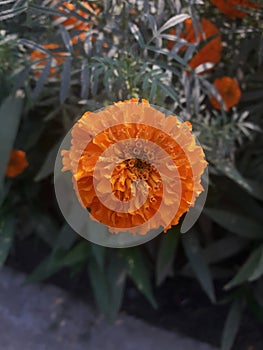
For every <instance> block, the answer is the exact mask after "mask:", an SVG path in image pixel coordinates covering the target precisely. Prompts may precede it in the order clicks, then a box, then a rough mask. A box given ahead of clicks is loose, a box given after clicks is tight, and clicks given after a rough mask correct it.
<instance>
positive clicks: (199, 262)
mask: <svg viewBox="0 0 263 350" xmlns="http://www.w3.org/2000/svg"><path fill="white" fill-rule="evenodd" d="M182 242H183V246H184V250H185V254H186V256H187V258H188V260H189V263H190V266H191V268H192V270H193V271H194V273H195V275H196V277H197V279H198V281H199V282H200V284H201V286H202V287H203V290H204V291H205V293H206V294H207V295H208V297H209V298H210V300H211V301H212V302H215V299H216V298H215V291H214V285H213V281H212V276H211V273H210V270H209V267H208V265H207V263H206V261H205V259H204V255H203V252H202V250H201V247H200V244H199V242H198V239H197V238H196V231H195V230H193V229H191V230H190V231H188V233H186V234H184V235H183V239H182Z"/></svg>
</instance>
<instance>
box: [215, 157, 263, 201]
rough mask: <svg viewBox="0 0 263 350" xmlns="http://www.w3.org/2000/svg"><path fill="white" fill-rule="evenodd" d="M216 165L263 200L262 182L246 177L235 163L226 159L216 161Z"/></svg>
mask: <svg viewBox="0 0 263 350" xmlns="http://www.w3.org/2000/svg"><path fill="white" fill-rule="evenodd" d="M216 167H217V168H218V169H219V170H220V171H222V172H223V173H224V174H225V175H226V176H228V177H229V178H230V179H232V180H234V181H235V182H236V183H238V184H239V185H240V186H241V187H243V188H244V189H245V190H247V191H248V192H249V193H250V194H251V195H252V196H254V197H255V198H257V199H260V200H263V190H262V186H261V184H257V183H256V182H253V181H250V180H247V179H245V178H244V177H243V176H242V175H241V174H240V172H239V171H238V170H237V169H236V167H235V166H234V164H232V163H231V162H228V161H224V163H216Z"/></svg>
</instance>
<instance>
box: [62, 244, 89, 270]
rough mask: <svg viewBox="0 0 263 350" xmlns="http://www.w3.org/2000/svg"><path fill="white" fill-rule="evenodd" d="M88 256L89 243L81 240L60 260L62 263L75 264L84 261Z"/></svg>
mask: <svg viewBox="0 0 263 350" xmlns="http://www.w3.org/2000/svg"><path fill="white" fill-rule="evenodd" d="M89 257H90V244H89V242H88V241H86V240H83V241H81V242H78V243H77V244H76V245H75V246H74V247H73V248H72V249H71V250H70V251H69V252H68V253H67V254H66V255H65V256H64V257H63V259H62V260H61V264H62V265H75V264H78V263H80V262H85V261H87V260H88V259H89Z"/></svg>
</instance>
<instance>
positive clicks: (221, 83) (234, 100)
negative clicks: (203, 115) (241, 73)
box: [211, 77, 241, 111]
mask: <svg viewBox="0 0 263 350" xmlns="http://www.w3.org/2000/svg"><path fill="white" fill-rule="evenodd" d="M214 86H215V88H216V89H217V91H218V93H219V94H220V95H221V97H222V99H223V101H224V103H225V107H226V108H225V109H226V111H228V110H229V109H230V108H231V107H233V106H235V105H237V104H238V102H239V100H240V98H241V90H240V88H239V85H238V83H237V81H236V80H234V79H232V78H230V77H222V78H217V79H215V80H214ZM211 103H212V105H213V106H214V108H216V109H221V105H220V103H219V102H218V100H217V99H216V98H215V97H214V96H213V97H211Z"/></svg>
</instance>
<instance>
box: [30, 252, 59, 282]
mask: <svg viewBox="0 0 263 350" xmlns="http://www.w3.org/2000/svg"><path fill="white" fill-rule="evenodd" d="M61 258H62V253H56V254H55V255H53V256H48V257H47V258H46V259H44V260H43V261H42V262H41V263H40V264H39V265H38V266H37V267H36V268H35V269H34V271H33V272H32V273H31V274H30V275H29V276H28V277H27V278H26V280H25V283H26V284H27V283H36V282H40V281H43V280H45V279H47V278H48V277H50V276H52V275H53V274H55V273H56V272H58V271H59V270H60V269H61V267H62V265H61Z"/></svg>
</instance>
